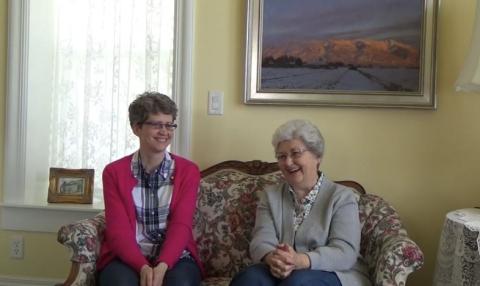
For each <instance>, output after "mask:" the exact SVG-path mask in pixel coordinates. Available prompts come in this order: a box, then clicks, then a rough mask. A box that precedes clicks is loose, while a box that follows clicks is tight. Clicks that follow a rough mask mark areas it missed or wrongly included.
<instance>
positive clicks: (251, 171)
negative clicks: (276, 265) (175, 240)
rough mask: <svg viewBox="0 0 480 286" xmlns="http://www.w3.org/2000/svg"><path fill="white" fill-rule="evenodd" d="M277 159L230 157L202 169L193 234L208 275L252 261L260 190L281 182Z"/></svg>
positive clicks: (232, 271) (233, 270) (227, 274)
mask: <svg viewBox="0 0 480 286" xmlns="http://www.w3.org/2000/svg"><path fill="white" fill-rule="evenodd" d="M280 180H281V173H280V172H279V171H278V167H277V165H276V164H275V163H263V162H260V161H250V162H238V161H227V162H222V163H220V164H218V165H215V166H213V167H211V168H209V169H207V170H205V171H203V172H202V179H201V181H200V193H199V195H198V199H197V212H196V214H195V219H194V229H193V233H194V237H195V239H196V241H197V246H198V248H199V249H198V250H199V254H200V257H201V259H202V261H203V263H204V266H205V271H206V273H207V277H212V276H214V277H231V276H233V275H235V273H237V272H238V271H240V270H241V269H243V268H244V267H246V266H247V265H249V264H250V263H251V260H250V256H249V254H248V245H249V242H250V240H251V231H252V229H253V226H254V223H255V211H256V206H257V195H256V193H257V192H261V191H263V189H264V188H265V187H266V186H268V185H273V184H278V183H279V182H280Z"/></svg>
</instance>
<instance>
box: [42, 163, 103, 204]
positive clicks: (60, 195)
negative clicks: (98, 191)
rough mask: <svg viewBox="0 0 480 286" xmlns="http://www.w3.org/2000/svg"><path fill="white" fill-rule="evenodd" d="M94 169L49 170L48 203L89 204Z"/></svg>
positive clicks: (91, 194) (90, 201) (91, 195)
mask: <svg viewBox="0 0 480 286" xmlns="http://www.w3.org/2000/svg"><path fill="white" fill-rule="evenodd" d="M94 172H95V171H94V169H64V168H50V184H49V186H48V202H49V203H73V204H91V203H92V198H93V176H94Z"/></svg>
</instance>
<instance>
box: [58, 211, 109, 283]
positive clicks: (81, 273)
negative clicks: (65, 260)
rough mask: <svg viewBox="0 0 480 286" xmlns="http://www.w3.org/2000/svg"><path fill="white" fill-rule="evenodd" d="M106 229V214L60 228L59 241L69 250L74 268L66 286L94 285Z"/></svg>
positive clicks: (72, 267) (102, 213)
mask: <svg viewBox="0 0 480 286" xmlns="http://www.w3.org/2000/svg"><path fill="white" fill-rule="evenodd" d="M104 229H105V214H104V212H101V213H99V214H97V215H96V216H95V217H93V218H90V219H84V220H80V221H77V222H74V223H71V224H68V225H64V226H62V227H60V229H59V230H58V234H57V241H58V242H59V243H61V244H63V245H64V246H65V247H67V248H68V249H69V251H70V252H71V254H72V256H71V258H70V261H71V262H72V266H71V269H70V274H69V276H68V278H67V280H66V281H65V282H64V283H63V285H64V286H70V285H75V286H80V285H81V286H84V285H94V280H95V279H94V277H95V264H96V261H97V257H98V254H99V251H100V244H101V241H102V238H103V231H104Z"/></svg>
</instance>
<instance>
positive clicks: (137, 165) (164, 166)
mask: <svg viewBox="0 0 480 286" xmlns="http://www.w3.org/2000/svg"><path fill="white" fill-rule="evenodd" d="M172 161H173V159H172V156H171V155H170V153H168V152H165V157H164V158H163V160H162V162H161V163H160V166H158V168H157V169H156V170H155V171H154V172H153V174H150V175H154V174H155V175H158V176H161V177H162V179H163V180H166V179H167V177H168V174H169V172H170V166H172ZM130 168H131V170H132V173H133V176H134V177H135V178H136V179H140V178H141V170H143V171H144V173H145V170H144V169H143V166H142V160H141V158H140V151H139V150H138V151H136V152H135V153H134V154H133V157H132V163H131V164H130Z"/></svg>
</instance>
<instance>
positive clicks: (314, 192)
mask: <svg viewBox="0 0 480 286" xmlns="http://www.w3.org/2000/svg"><path fill="white" fill-rule="evenodd" d="M323 178H324V175H323V172H319V173H318V180H317V182H316V183H315V186H313V188H312V189H311V190H310V192H308V194H307V195H306V196H305V198H304V199H303V201H302V202H299V203H302V204H308V203H311V202H314V201H315V198H316V197H317V194H318V191H319V190H320V187H321V186H322V182H323ZM288 191H289V192H290V193H291V194H292V196H293V200H294V201H296V199H297V197H296V195H295V191H294V190H293V188H292V186H290V185H288Z"/></svg>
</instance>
